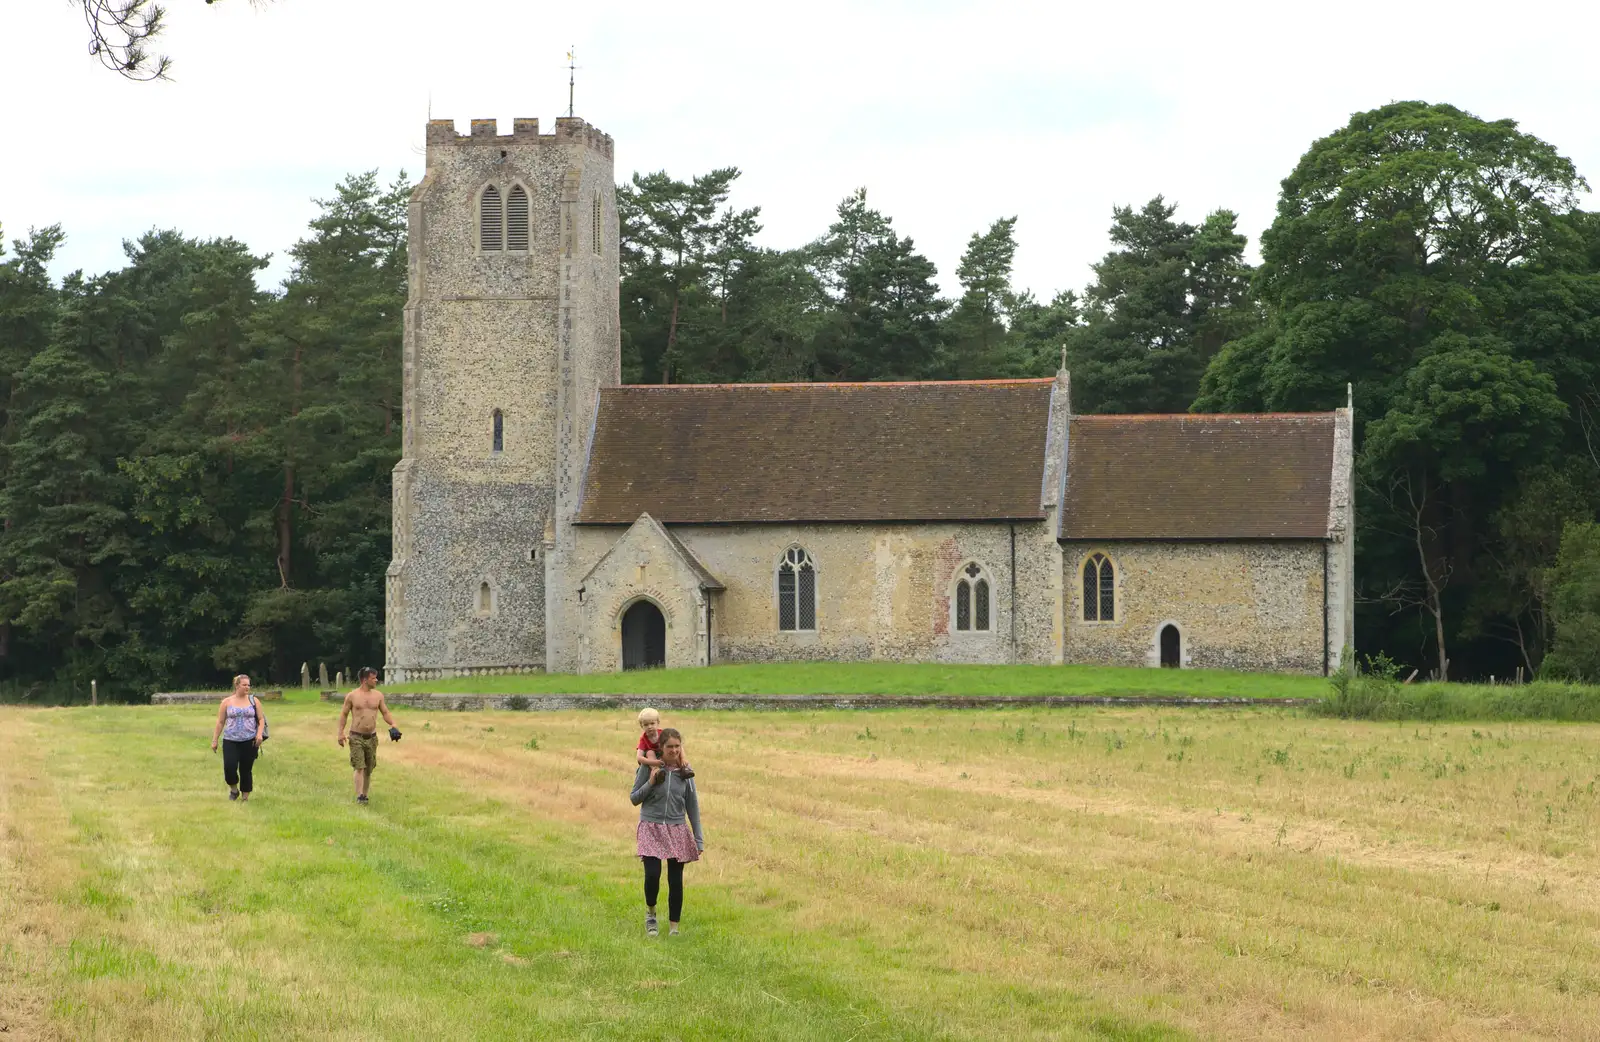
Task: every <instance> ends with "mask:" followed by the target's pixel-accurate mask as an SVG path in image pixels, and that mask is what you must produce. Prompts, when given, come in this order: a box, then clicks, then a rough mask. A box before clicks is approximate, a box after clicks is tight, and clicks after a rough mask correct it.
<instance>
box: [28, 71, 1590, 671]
mask: <svg viewBox="0 0 1600 1042" xmlns="http://www.w3.org/2000/svg"><path fill="white" fill-rule="evenodd" d="M738 176H739V173H738V171H737V170H736V169H731V168H730V169H722V170H714V171H711V172H710V173H707V174H704V175H702V176H698V177H694V178H691V179H689V180H678V179H675V178H673V177H671V176H669V175H668V174H666V173H654V174H647V175H635V176H634V177H633V178H632V180H631V181H630V182H629V183H628V184H625V185H622V186H619V209H620V211H621V215H622V225H623V229H622V230H623V251H622V329H623V368H624V378H625V379H627V380H628V381H630V382H644V383H654V382H669V383H698V382H712V381H715V382H739V381H768V380H886V379H963V378H974V377H996V376H1043V375H1049V374H1050V373H1053V372H1054V371H1055V369H1056V367H1057V366H1058V365H1059V364H1060V360H1061V354H1062V350H1063V348H1065V351H1066V355H1067V359H1068V365H1069V367H1070V368H1071V369H1072V372H1073V389H1074V405H1075V407H1076V408H1077V409H1078V410H1080V411H1084V412H1152V411H1153V412H1174V411H1185V410H1189V409H1195V410H1203V411H1256V410H1298V409H1315V410H1322V409H1328V408H1331V407H1333V406H1335V405H1339V404H1342V403H1343V401H1344V397H1345V387H1346V385H1347V384H1353V385H1354V387H1355V392H1356V401H1357V409H1358V432H1357V437H1358V471H1359V489H1358V497H1359V506H1358V518H1359V521H1360V529H1359V532H1358V559H1357V561H1358V564H1357V569H1358V593H1359V596H1360V605H1359V619H1358V634H1359V635H1360V639H1361V643H1362V648H1361V650H1363V651H1377V650H1379V649H1381V650H1383V651H1386V652H1387V653H1388V654H1390V655H1391V656H1393V657H1394V658H1396V659H1399V660H1402V661H1406V662H1409V663H1411V664H1412V665H1415V666H1417V667H1419V668H1421V669H1422V670H1424V671H1425V672H1433V673H1436V674H1437V675H1440V676H1444V677H1463V676H1482V675H1487V674H1498V675H1510V674H1512V673H1513V672H1514V671H1515V669H1516V668H1517V667H1519V666H1520V667H1522V669H1523V671H1524V672H1525V673H1527V674H1532V673H1535V672H1540V671H1543V672H1545V673H1559V674H1562V675H1568V676H1586V677H1590V678H1594V679H1600V639H1597V638H1596V636H1595V635H1596V634H1597V633H1600V589H1597V585H1600V527H1597V525H1596V518H1597V514H1600V215H1595V214H1591V213H1588V212H1585V211H1583V210H1581V209H1579V208H1578V205H1577V201H1578V197H1579V194H1580V193H1581V192H1582V191H1584V190H1586V188H1587V185H1586V184H1585V183H1584V182H1583V180H1582V178H1581V177H1579V175H1578V174H1577V172H1576V171H1575V170H1574V169H1573V167H1572V164H1571V163H1570V162H1569V161H1568V160H1567V159H1565V158H1564V157H1562V156H1561V155H1560V154H1559V153H1558V152H1557V151H1556V150H1555V149H1554V148H1553V147H1552V146H1550V145H1549V144H1547V143H1545V142H1543V141H1540V140H1538V139H1537V138H1534V137H1532V136H1530V135H1527V134H1524V133H1522V132H1521V131H1519V130H1518V129H1517V127H1516V126H1515V124H1513V123H1512V122H1510V121H1499V122H1487V121H1484V120H1481V119H1478V118H1476V117H1474V116H1472V115H1470V114H1467V113H1464V112H1461V111H1459V110H1457V109H1454V108H1452V107H1450V106H1445V105H1427V104H1422V103H1416V102H1410V103H1400V104H1394V105H1389V106H1386V107H1384V108H1382V109H1378V110H1375V111H1372V112H1365V113H1359V114H1357V115H1356V116H1354V117H1352V118H1351V120H1350V122H1349V124H1348V125H1346V126H1345V127H1344V128H1342V129H1340V130H1338V131H1336V132H1335V133H1333V134H1331V135H1329V136H1328V137H1325V138H1323V139H1321V140H1319V141H1317V142H1316V143H1314V144H1313V145H1312V147H1311V149H1310V151H1308V152H1307V153H1306V155H1305V156H1304V157H1303V158H1302V159H1301V161H1300V163H1299V165H1298V166H1297V167H1296V168H1295V170H1294V171H1293V172H1292V173H1291V174H1290V176H1289V177H1288V178H1287V179H1286V180H1285V181H1284V182H1283V191H1282V195H1281V197H1280V200H1279V205H1278V212H1277V217H1276V219H1275V220H1274V222H1273V224H1272V226H1271V228H1269V229H1268V230H1267V232H1266V233H1265V234H1264V236H1263V237H1262V241H1261V257H1262V263H1261V265H1260V267H1259V268H1252V267H1251V266H1250V265H1249V264H1247V263H1246V262H1245V259H1244V257H1245V252H1246V247H1247V242H1246V239H1245V237H1244V236H1243V235H1242V234H1241V233H1240V232H1239V231H1238V229H1237V227H1236V225H1237V220H1236V217H1235V215H1234V214H1233V213H1231V212H1229V211H1227V210H1216V211H1213V212H1211V213H1210V214H1208V215H1206V216H1205V217H1204V218H1203V219H1201V220H1199V221H1198V223H1190V222H1188V221H1185V220H1181V219H1180V218H1179V215H1178V208H1177V207H1176V206H1175V205H1174V204H1172V203H1170V202H1168V201H1167V200H1165V199H1163V198H1161V197H1157V198H1155V199H1152V200H1150V201H1149V202H1147V203H1145V204H1143V205H1142V206H1121V207H1116V208H1115V209H1114V210H1113V212H1112V220H1111V228H1110V239H1111V249H1110V250H1109V251H1108V252H1107V253H1106V255H1105V256H1104V257H1103V258H1102V260H1101V261H1100V262H1099V263H1097V264H1095V265H1094V267H1093V277H1092V279H1091V281H1090V282H1089V284H1088V285H1087V286H1085V287H1083V288H1082V289H1081V291H1074V290H1063V291H1061V292H1059V293H1057V294H1055V295H1054V296H1053V297H1051V298H1050V299H1049V300H1041V299H1038V298H1035V297H1034V296H1033V295H1031V294H1029V293H1027V292H1022V291H1019V290H1017V289H1016V288H1015V287H1014V286H1013V285H1012V260H1013V257H1014V254H1015V250H1016V240H1015V231H1016V226H1017V221H1018V218H1017V217H1015V216H1012V217H1003V218H1000V219H997V220H996V221H994V222H993V223H992V224H991V225H990V226H989V227H988V228H986V229H983V230H981V231H978V232H975V233H974V234H973V235H972V237H971V239H970V241H969V243H968V245H967V249H966V251H965V253H964V254H963V256H962V258H961V262H960V264H959V266H958V267H957V269H956V272H955V276H956V284H957V287H958V288H959V294H957V295H953V296H951V297H946V296H945V295H943V294H942V293H941V291H940V288H939V285H938V282H937V274H938V273H937V270H936V269H935V266H934V265H933V264H932V263H931V262H930V261H929V260H928V259H927V258H926V257H925V256H923V255H922V254H921V253H919V252H918V251H917V248H916V244H915V242H914V241H913V240H912V239H911V238H910V237H909V236H906V235H903V234H901V232H900V231H899V230H897V229H896V228H895V227H894V225H893V222H892V220H891V219H890V218H889V217H888V216H887V215H885V214H883V213H882V212H880V211H878V210H876V209H874V208H873V207H872V206H871V205H870V204H869V201H868V196H867V193H866V191H865V190H858V191H856V192H853V193H851V194H849V195H848V196H846V197H845V198H844V199H843V200H842V201H841V203H840V204H839V207H838V211H837V217H836V220H835V221H834V222H833V224H832V225H831V226H830V227H828V228H827V229H826V231H825V232H824V233H823V234H821V235H820V236H819V237H818V238H817V239H816V240H814V241H813V242H810V243H807V244H805V245H803V246H800V247H797V248H794V249H789V250H774V249H769V248H765V247H760V246H757V245H756V243H755V240H756V238H757V237H758V235H759V233H760V230H761V227H760V212H759V210H758V209H738V208H736V207H733V206H731V205H730V204H729V199H730V196H731V193H732V189H733V186H734V183H735V181H736V180H737V178H738ZM408 193H409V185H408V184H407V182H406V181H405V179H404V177H403V176H402V177H401V179H399V180H398V181H396V182H395V183H393V184H391V185H388V186H383V185H380V183H379V182H378V179H377V177H376V175H375V174H364V175H360V176H355V177H351V178H348V179H347V180H346V181H345V182H344V183H342V184H340V185H339V186H338V188H337V191H336V193H335V195H334V197H333V198H331V199H329V200H326V201H323V202H322V204H321V207H322V212H321V214H320V215H319V217H318V218H317V219H316V220H315V221H313V222H312V226H311V228H310V231H309V233H308V235H307V237H306V238H305V239H303V240H302V241H301V242H299V243H298V244H297V245H296V246H295V247H294V248H293V249H292V251H291V255H292V259H293V262H294V263H293V267H292V271H291V274H290V277H289V278H288V280H287V281H286V282H285V284H284V285H283V287H282V288H281V291H280V292H277V293H271V294H269V293H263V292H261V291H260V290H258V289H257V287H256V283H255V274H256V272H258V271H259V270H260V269H261V268H262V267H263V266H264V264H265V261H264V260H263V259H262V258H259V257H255V256H252V255H251V254H250V253H249V252H248V250H246V249H245V248H244V247H243V246H242V245H241V244H239V243H237V242H234V241H231V240H218V241H196V240H192V239H186V238H184V237H182V236H181V235H179V234H178V233H176V232H152V233H150V234H148V235H146V236H144V237H143V238H141V239H140V240H138V241H137V242H136V243H131V244H129V246H128V263H127V265H126V266H125V267H123V268H122V269H120V270H118V271H114V272H110V273H107V274H105V275H101V276H98V277H95V278H84V277H83V276H81V275H76V274H75V275H71V276H68V277H67V278H65V279H63V280H60V281H59V282H56V281H52V280H51V279H50V277H49V276H48V274H47V265H48V264H49V262H50V260H51V258H52V256H53V254H54V251H55V250H56V248H57V247H58V246H59V245H60V242H61V238H62V237H61V233H60V231H59V230H58V229H55V228H50V229H45V230H43V231H38V232H34V233H33V234H32V235H31V236H30V237H29V238H27V239H26V240H23V241H18V242H17V243H15V244H14V249H13V251H12V253H11V255H10V256H7V257H0V519H3V528H0V684H4V685H7V689H8V690H9V691H11V692H12V693H17V692H19V691H26V690H34V689H40V688H49V687H58V688H79V689H81V688H86V687H87V682H88V680H89V679H90V678H91V677H99V678H101V680H102V685H103V687H109V688H111V689H112V690H114V691H120V692H122V693H125V694H137V693H139V692H143V691H148V690H151V689H153V688H154V687H157V686H161V685H180V684H182V685H188V684H206V683H216V682H218V681H219V680H220V678H222V677H223V676H225V675H226V674H227V673H229V672H231V671H233V670H236V669H249V670H253V671H255V672H258V673H262V674H265V675H266V676H268V677H270V678H273V679H277V680H288V679H292V678H293V676H295V675H296V673H297V672H298V669H299V663H300V662H301V661H302V660H306V659H311V660H319V659H324V660H328V661H330V662H336V663H340V664H346V665H354V664H358V663H361V662H372V661H379V660H381V657H382V647H381V641H382V612H383V591H382V577H383V574H384V569H385V567H386V564H387V561H388V556H389V471H390V468H391V467H392V466H393V465H394V463H395V461H396V459H397V456H398V450H399V429H398V424H399V412H400V408H399V407H400V362H399V347H400V336H401V310H402V307H403V304H404V295H405V230H406V223H405V204H406V198H407V195H408Z"/></svg>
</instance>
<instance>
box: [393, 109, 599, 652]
mask: <svg viewBox="0 0 1600 1042" xmlns="http://www.w3.org/2000/svg"><path fill="white" fill-rule="evenodd" d="M497 129H498V128H497V127H496V124H495V121H494V120H492V119H489V120H477V119H475V120H473V121H472V133H471V134H470V135H467V136H462V135H458V134H457V133H456V131H455V127H454V124H453V123H452V122H451V121H449V120H433V121H431V122H430V123H429V124H428V140H427V173H426V176H424V177H423V179H422V181H421V183H420V184H419V185H418V186H417V188H416V191H415V192H414V193H413V195H412V197H411V216H410V251H409V252H410V260H409V296H408V299H407V302H406V312H405V349H404V372H405V377H404V379H405V430H404V439H403V442H402V452H401V455H402V459H401V460H400V463H399V465H398V466H396V467H395V470H394V520H393V523H394V557H393V560H392V561H391V563H390V565H389V573H388V585H387V592H386V598H385V614H386V627H385V628H386V632H385V648H386V650H385V659H386V662H385V669H384V678H385V680H387V681H390V682H403V681H407V680H427V679H434V678H438V677H444V676H457V675H468V674H478V673H497V672H518V671H529V670H537V669H542V668H545V667H546V666H549V667H550V668H552V669H556V668H560V667H561V665H562V664H563V662H562V660H563V659H564V658H565V657H567V656H568V655H570V651H569V650H568V649H567V648H566V645H567V644H568V643H570V641H569V639H568V638H566V637H564V636H563V634H561V633H560V632H552V627H551V626H550V625H549V624H548V621H547V620H558V619H560V618H562V617H563V609H562V605H561V604H560V603H559V601H560V599H561V597H562V596H564V594H563V593H562V591H564V590H566V589H567V587H569V586H572V585H573V584H572V583H567V582H565V581H564V579H565V577H566V576H567V573H568V572H569V571H571V569H572V568H573V567H574V565H573V563H572V557H573V552H574V547H573V546H572V544H571V540H572V539H573V529H572V525H571V521H572V519H573V518H574V516H575V514H576V511H577V508H578V499H579V495H580V493H581V491H582V489H581V483H582V480H583V467H584V463H585V461H586V459H587V454H588V450H589V439H590V437H591V435H592V431H593V429H594V417H595V409H596V403H597V401H598V398H599V392H600V389H601V388H602V387H614V386H616V385H617V384H618V383H619V382H620V377H621V340H620V330H619V324H618V317H617V294H618V256H617V208H616V193H615V180H614V177H613V173H612V141H611V138H610V137H609V136H607V135H605V134H602V133H601V132H600V131H598V130H596V129H595V128H593V127H591V126H589V125H588V124H587V123H585V122H584V121H583V120H581V119H574V118H563V119H557V120H556V125H555V133H554V134H540V133H539V121H538V120H533V119H518V120H515V121H513V124H512V129H511V133H510V134H498V133H497V132H496V131H497Z"/></svg>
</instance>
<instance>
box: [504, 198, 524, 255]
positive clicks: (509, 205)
mask: <svg viewBox="0 0 1600 1042" xmlns="http://www.w3.org/2000/svg"><path fill="white" fill-rule="evenodd" d="M506 249H508V250H521V251H524V252H526V251H527V249H528V193H527V191H526V190H525V189H524V188H523V187H522V186H521V185H512V186H511V192H510V194H509V195H507V196H506Z"/></svg>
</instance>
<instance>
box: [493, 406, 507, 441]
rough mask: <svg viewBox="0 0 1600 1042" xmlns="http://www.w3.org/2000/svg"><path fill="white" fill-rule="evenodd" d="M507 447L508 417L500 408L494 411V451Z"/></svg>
mask: <svg viewBox="0 0 1600 1042" xmlns="http://www.w3.org/2000/svg"><path fill="white" fill-rule="evenodd" d="M505 447H506V418H505V415H504V414H503V413H502V412H501V411H500V410H499V409H496V410H495V411H494V451H495V452H503V451H505Z"/></svg>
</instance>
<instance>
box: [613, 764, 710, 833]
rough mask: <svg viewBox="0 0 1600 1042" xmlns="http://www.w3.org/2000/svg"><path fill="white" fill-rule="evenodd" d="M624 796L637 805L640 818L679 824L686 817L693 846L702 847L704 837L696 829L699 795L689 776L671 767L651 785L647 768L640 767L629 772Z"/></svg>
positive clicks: (641, 819)
mask: <svg viewBox="0 0 1600 1042" xmlns="http://www.w3.org/2000/svg"><path fill="white" fill-rule="evenodd" d="M628 799H630V800H632V801H633V804H634V806H636V807H638V808H639V820H640V821H653V822H659V823H660V824H663V825H682V824H683V823H684V819H685V818H688V823H689V827H690V828H692V829H693V830H694V842H695V846H697V847H699V848H700V849H701V850H704V849H706V838H705V836H704V834H702V833H701V831H700V798H699V797H698V796H696V795H695V791H694V779H693V778H690V779H688V780H684V779H683V778H680V777H678V776H677V774H675V773H674V772H672V771H663V772H662V778H661V780H660V781H658V782H656V783H655V784H654V785H651V784H650V768H648V767H640V768H639V770H638V771H637V772H635V774H634V776H633V792H631V793H630V794H629V795H628Z"/></svg>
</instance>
